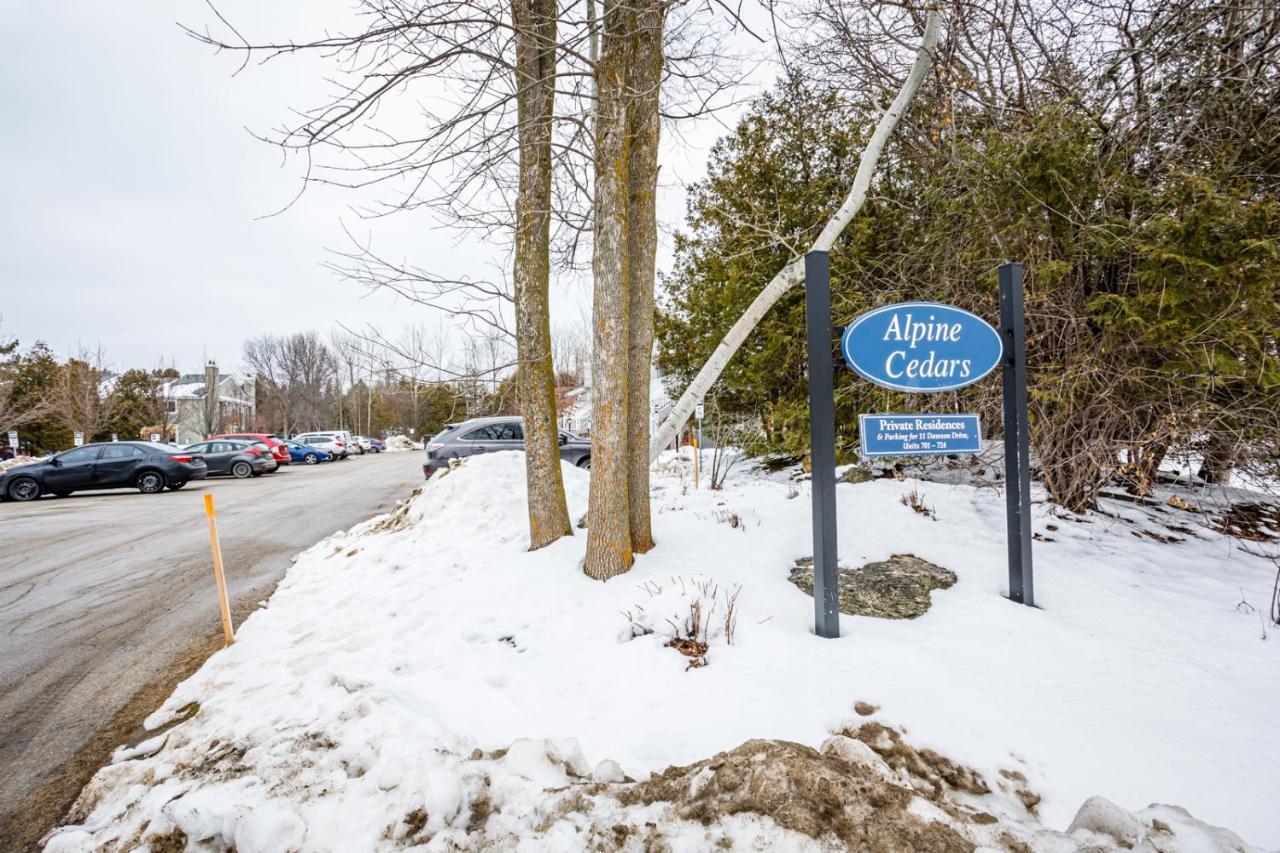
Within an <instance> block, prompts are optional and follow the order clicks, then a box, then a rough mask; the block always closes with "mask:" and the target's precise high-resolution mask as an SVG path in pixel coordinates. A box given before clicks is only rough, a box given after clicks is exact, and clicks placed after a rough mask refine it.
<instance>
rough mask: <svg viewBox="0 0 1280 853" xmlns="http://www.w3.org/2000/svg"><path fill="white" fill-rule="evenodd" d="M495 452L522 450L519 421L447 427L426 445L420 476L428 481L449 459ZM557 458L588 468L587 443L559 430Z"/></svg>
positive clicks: (494, 420) (489, 420) (484, 421)
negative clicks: (425, 457)
mask: <svg viewBox="0 0 1280 853" xmlns="http://www.w3.org/2000/svg"><path fill="white" fill-rule="evenodd" d="M499 450H524V420H523V419H522V418H518V417H510V416H506V417H496V418H474V419H472V420H469V421H463V422H462V423H457V424H449V425H447V426H446V427H445V428H444V429H443V430H441V431H440V433H439V434H438V435H436V436H435V437H434V438H432V439H431V440H430V441H428V442H427V461H426V462H425V463H424V464H423V466H422V473H423V474H425V475H426V476H428V477H430V476H431V475H432V474H434V473H435V472H436V471H439V470H440V469H441V468H448V467H449V460H450V459H461V458H463V457H466V456H473V455H475V454H477V453H495V452H497V451H499ZM560 458H561V459H563V460H564V461H565V462H568V463H570V464H573V465H577V466H578V467H579V468H590V467H591V442H590V441H588V440H587V439H585V438H579V437H578V436H576V435H574V434H573V433H569V432H565V431H564V430H560Z"/></svg>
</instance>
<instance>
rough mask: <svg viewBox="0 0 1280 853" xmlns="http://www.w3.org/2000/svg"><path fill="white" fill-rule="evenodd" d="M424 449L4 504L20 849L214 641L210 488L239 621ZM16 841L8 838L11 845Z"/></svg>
mask: <svg viewBox="0 0 1280 853" xmlns="http://www.w3.org/2000/svg"><path fill="white" fill-rule="evenodd" d="M421 466H422V454H421V453H420V452H402V453H382V454H378V455H373V454H368V455H365V456H362V457H354V458H351V459H347V460H345V461H336V462H330V463H325V464H321V465H314V466H304V465H301V464H295V465H290V466H287V467H285V468H282V469H281V470H280V471H278V472H277V473H274V474H271V475H269V476H265V477H260V478H252V479H244V480H234V479H206V480H201V481H195V482H192V483H190V484H189V485H188V486H187V487H186V488H185V489H183V490H181V491H176V492H169V491H166V492H163V493H161V494H154V495H146V494H139V493H138V492H137V491H135V490H132V489H124V490H113V491H106V492H77V493H76V494H74V495H72V496H70V497H66V498H42V499H40V500H37V501H33V502H30V503H12V502H10V503H3V504H0V543H2V544H0V767H4V768H5V772H4V773H3V774H0V839H5V845H6V846H5V849H6V850H9V849H23V847H25V846H26V845H29V844H30V843H31V842H32V841H34V840H35V839H34V838H32V837H30V833H31V832H32V831H33V827H35V826H38V825H42V826H44V827H47V826H50V825H52V822H53V820H54V819H56V817H57V816H58V813H59V812H61V810H63V809H65V807H66V806H67V805H68V804H69V803H70V801H71V799H73V798H74V796H75V794H76V792H77V791H78V790H79V787H80V785H82V784H83V782H84V781H86V780H87V778H88V776H89V775H90V774H91V773H92V771H93V769H95V768H96V767H97V766H98V765H100V764H101V763H102V761H103V760H104V759H105V757H106V756H107V755H108V754H109V752H110V750H111V749H112V748H113V747H114V746H115V745H118V744H119V743H121V742H124V741H125V740H128V739H130V738H133V737H136V736H137V735H138V733H139V729H138V724H139V723H140V721H141V719H142V718H143V717H144V716H145V715H146V714H147V713H149V712H150V711H151V710H153V709H154V707H155V706H157V705H158V704H159V703H160V701H162V700H163V698H164V696H165V695H167V693H168V692H169V690H171V689H172V687H173V685H174V684H176V683H177V681H179V680H180V679H181V678H183V677H185V676H186V675H187V674H189V673H190V672H191V671H193V670H194V669H195V667H196V666H198V665H199V663H200V662H201V661H202V660H203V658H204V657H205V656H206V655H207V654H208V653H210V652H212V651H213V650H216V648H217V647H218V645H219V641H220V638H221V629H220V626H219V620H218V606H217V601H216V598H215V590H214V579H213V573H212V568H211V562H210V556H209V541H208V533H207V529H206V526H205V517H204V509H203V497H204V495H206V494H210V493H211V494H213V495H214V497H215V501H216V503H217V508H218V524H219V534H220V538H221V542H222V549H223V558H224V562H225V564H226V571H227V581H228V586H229V593H230V596H231V599H232V606H233V612H234V615H235V618H236V622H237V624H239V622H240V621H241V620H243V619H244V617H245V616H246V615H247V614H248V613H250V612H251V611H252V610H253V609H255V608H256V607H257V606H259V603H260V602H262V601H263V600H265V599H266V597H267V596H269V595H270V592H271V590H272V589H273V588H274V586H275V584H276V582H277V581H278V580H279V579H280V577H281V575H282V574H283V572H284V570H285V569H286V568H287V567H288V565H289V559H290V557H291V556H292V555H293V554H295V553H297V552H298V551H300V550H302V549H304V548H306V547H308V546H310V545H312V544H314V543H315V542H317V541H319V540H320V539H323V538H324V537H325V536H327V535H329V534H330V533H332V532H334V531H336V530H341V529H345V528H347V527H350V526H351V525H352V524H355V523H357V522H359V521H361V520H363V519H366V518H368V517H370V516H372V515H375V514H377V513H379V512H382V511H385V510H387V509H389V508H390V507H391V506H392V505H393V504H394V503H395V501H396V500H397V499H400V498H403V497H406V496H407V495H408V494H409V493H410V492H411V491H412V489H413V488H415V487H416V486H417V485H419V484H420V483H421V482H422V467H421ZM11 842H20V843H13V844H12V846H10V843H11Z"/></svg>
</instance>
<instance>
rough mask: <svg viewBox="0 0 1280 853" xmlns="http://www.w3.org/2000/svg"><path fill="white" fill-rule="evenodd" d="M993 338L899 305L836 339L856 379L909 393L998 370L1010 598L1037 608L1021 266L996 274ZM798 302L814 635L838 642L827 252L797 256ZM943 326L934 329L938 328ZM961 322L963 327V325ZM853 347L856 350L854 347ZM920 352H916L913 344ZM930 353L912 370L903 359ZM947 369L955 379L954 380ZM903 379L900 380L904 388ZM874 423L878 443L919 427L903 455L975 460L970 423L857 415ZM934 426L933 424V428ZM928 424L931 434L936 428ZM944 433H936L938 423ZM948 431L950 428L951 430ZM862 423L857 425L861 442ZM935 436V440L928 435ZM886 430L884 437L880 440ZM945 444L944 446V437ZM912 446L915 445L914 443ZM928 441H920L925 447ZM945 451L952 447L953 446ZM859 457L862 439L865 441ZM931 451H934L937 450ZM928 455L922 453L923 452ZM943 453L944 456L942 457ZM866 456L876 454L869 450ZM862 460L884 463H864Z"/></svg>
mask: <svg viewBox="0 0 1280 853" xmlns="http://www.w3.org/2000/svg"><path fill="white" fill-rule="evenodd" d="M999 281H1000V331H999V333H998V334H997V332H996V330H995V329H993V328H991V326H990V325H989V324H987V322H986V321H985V320H983V319H982V318H980V317H978V316H976V315H973V314H970V313H969V312H967V311H964V310H962V309H959V308H956V307H955V306H951V305H942V304H938V303H931V302H903V303H898V304H897V305H887V306H884V307H882V308H877V309H874V310H872V311H869V312H867V313H866V314H863V315H862V316H861V317H859V318H858V319H857V320H855V321H854V322H853V323H852V324H851V325H850V326H848V327H846V328H845V329H844V330H843V332H844V334H843V336H842V340H841V344H840V349H841V352H842V353H843V355H844V360H845V362H846V363H847V364H848V365H849V366H850V368H851V369H853V370H854V371H855V372H857V373H858V374H859V375H860V376H862V378H864V379H866V380H868V381H870V382H874V383H876V384H877V385H881V386H883V387H885V388H892V389H895V390H899V391H907V392H910V393H921V392H929V391H948V390H954V389H956V388H962V387H964V386H966V385H970V384H972V383H974V382H977V381H979V380H980V379H982V378H983V377H984V376H986V375H987V374H988V373H989V372H991V371H993V370H995V368H996V366H997V364H998V365H1000V367H1001V371H1002V373H1001V376H1002V379H1003V386H1004V473H1005V500H1006V508H1007V514H1008V542H1009V598H1010V600H1012V601H1016V602H1018V603H1019V604H1026V605H1028V606H1030V607H1034V606H1035V596H1034V594H1033V590H1032V583H1031V458H1030V457H1031V450H1030V437H1029V435H1028V426H1027V338H1026V327H1025V325H1024V317H1023V307H1022V265H1021V264H1015V263H1005V264H1001V265H1000V270H999ZM804 302H805V319H806V321H807V326H808V354H809V461H810V467H811V470H812V475H813V476H812V484H813V606H814V633H816V634H817V635H818V636H819V637H839V636H840V575H839V569H838V564H837V554H836V416H835V364H834V363H833V360H832V355H833V353H832V338H831V336H832V332H833V331H835V330H834V329H833V327H832V325H831V268H830V261H829V259H828V257H827V253H826V252H809V253H808V254H807V255H805V256H804ZM938 317H942V318H943V320H942V321H941V322H938V320H937V318H938ZM966 318H967V319H966ZM855 338H856V339H857V340H854V339H855ZM921 342H924V343H925V346H924V347H922V348H921V349H920V350H919V351H917V350H916V346H917V344H919V343H921ZM926 350H927V351H928V353H929V354H928V355H927V356H925V357H919V356H918V355H917V357H915V359H914V360H911V357H910V356H909V353H915V352H923V351H926ZM953 369H954V370H955V371H956V372H954V373H953V372H952V371H953ZM903 377H905V378H903ZM867 417H876V418H879V419H880V421H881V422H882V424H881V427H882V429H881V433H882V434H879V435H878V436H877V441H880V442H881V443H884V441H885V440H886V436H887V437H888V440H890V441H892V440H897V438H899V437H896V436H894V435H890V434H889V433H894V432H895V431H897V430H898V426H897V424H898V423H899V422H901V423H903V424H906V423H907V421H908V420H910V421H911V423H912V424H916V423H919V424H920V432H919V434H918V435H916V434H909V435H908V437H907V438H906V439H903V440H901V441H900V442H899V443H900V444H901V449H900V450H899V451H898V452H899V453H900V454H901V455H909V456H920V455H930V454H932V453H933V452H935V451H938V452H945V453H948V454H949V453H975V452H977V451H978V449H979V445H978V444H977V443H976V441H955V440H956V438H957V435H959V437H960V438H962V439H964V438H967V437H968V433H967V431H966V427H965V423H967V421H966V422H965V423H961V421H964V419H967V418H971V419H972V424H973V426H972V432H973V434H974V437H976V436H977V434H978V428H977V416H976V415H947V416H944V415H912V416H907V415H875V416H868V415H863V416H862V418H863V419H865V418H867ZM931 419H933V420H931ZM934 420H937V421H938V424H934ZM943 421H945V422H946V423H945V424H943V423H942V422H943ZM952 421H955V423H952ZM865 426H866V423H865V420H863V422H862V427H863V432H864V433H865ZM935 427H936V430H941V432H938V434H937V435H934V432H931V430H935ZM885 430H887V431H888V432H885ZM943 436H945V437H943ZM917 439H919V440H917ZM926 439H927V441H926ZM953 442H955V443H954V444H953ZM863 443H864V446H863V451H864V455H867V454H866V451H867V447H866V443H867V439H866V436H865V435H864V438H863ZM935 444H937V445H939V446H935ZM926 445H927V446H926ZM944 447H945V449H944ZM873 450H874V448H873ZM870 455H872V456H875V455H886V454H876V453H874V452H873V453H871V454H870Z"/></svg>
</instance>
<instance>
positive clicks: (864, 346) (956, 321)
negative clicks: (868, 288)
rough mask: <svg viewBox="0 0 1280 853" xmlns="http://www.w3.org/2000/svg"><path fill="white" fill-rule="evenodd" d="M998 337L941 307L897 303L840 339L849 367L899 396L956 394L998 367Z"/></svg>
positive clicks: (976, 320)
mask: <svg viewBox="0 0 1280 853" xmlns="http://www.w3.org/2000/svg"><path fill="white" fill-rule="evenodd" d="M1003 350H1004V345H1003V342H1002V341H1001V340H1000V333H999V332H997V331H996V330H995V329H993V328H992V327H991V325H990V324H988V323H987V322H986V321H985V320H983V319H982V318H981V317H979V316H978V315H976V314H971V313H969V312H968V311H965V310H963V309H961V308H956V307H955V306H954V305H943V304H941V303H939V302H899V303H897V304H896V305H886V306H884V307H883V308H877V309H875V310H874V311H868V312H867V313H866V314H863V315H862V316H861V317H859V318H858V319H856V320H854V321H853V322H852V323H850V324H849V325H848V326H847V327H846V328H845V330H844V335H843V336H842V337H841V339H840V351H841V352H842V353H843V354H844V360H845V363H846V364H848V365H849V367H851V368H853V370H854V371H855V372H856V373H857V374H858V375H859V376H861V377H862V378H863V379H866V380H868V381H871V382H874V383H876V384H877V385H883V386H884V387H885V388H892V389H894V390H895V391H914V392H921V391H953V390H955V389H956V388H963V387H964V386H966V385H972V384H973V383H974V382H977V381H978V380H979V379H981V378H982V377H984V376H986V375H987V374H988V373H990V372H991V371H992V370H995V368H996V366H997V365H998V364H1000V355H1001V353H1002V352H1003Z"/></svg>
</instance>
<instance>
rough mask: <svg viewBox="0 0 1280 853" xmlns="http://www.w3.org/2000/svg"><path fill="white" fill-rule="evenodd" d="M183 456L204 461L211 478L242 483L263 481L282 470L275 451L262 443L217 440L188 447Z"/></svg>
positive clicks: (226, 439) (227, 439) (241, 440)
mask: <svg viewBox="0 0 1280 853" xmlns="http://www.w3.org/2000/svg"><path fill="white" fill-rule="evenodd" d="M183 452H184V453H191V454H195V455H197V456H200V457H201V458H202V459H204V464H205V465H207V466H208V468H209V476H210V477H217V476H224V475H227V474H230V475H231V476H232V477H237V478H239V479H244V478H245V477H259V476H261V475H263V474H270V473H271V472H272V471H274V470H276V469H277V468H279V467H280V466H279V465H278V464H276V460H275V457H274V455H273V454H272V452H271V448H270V447H268V446H267V445H266V444H265V443H263V442H261V441H245V440H244V439H231V438H215V439H210V440H209V441H201V442H197V443H196V444H188V445H187V446H186V447H185V448H183Z"/></svg>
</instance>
